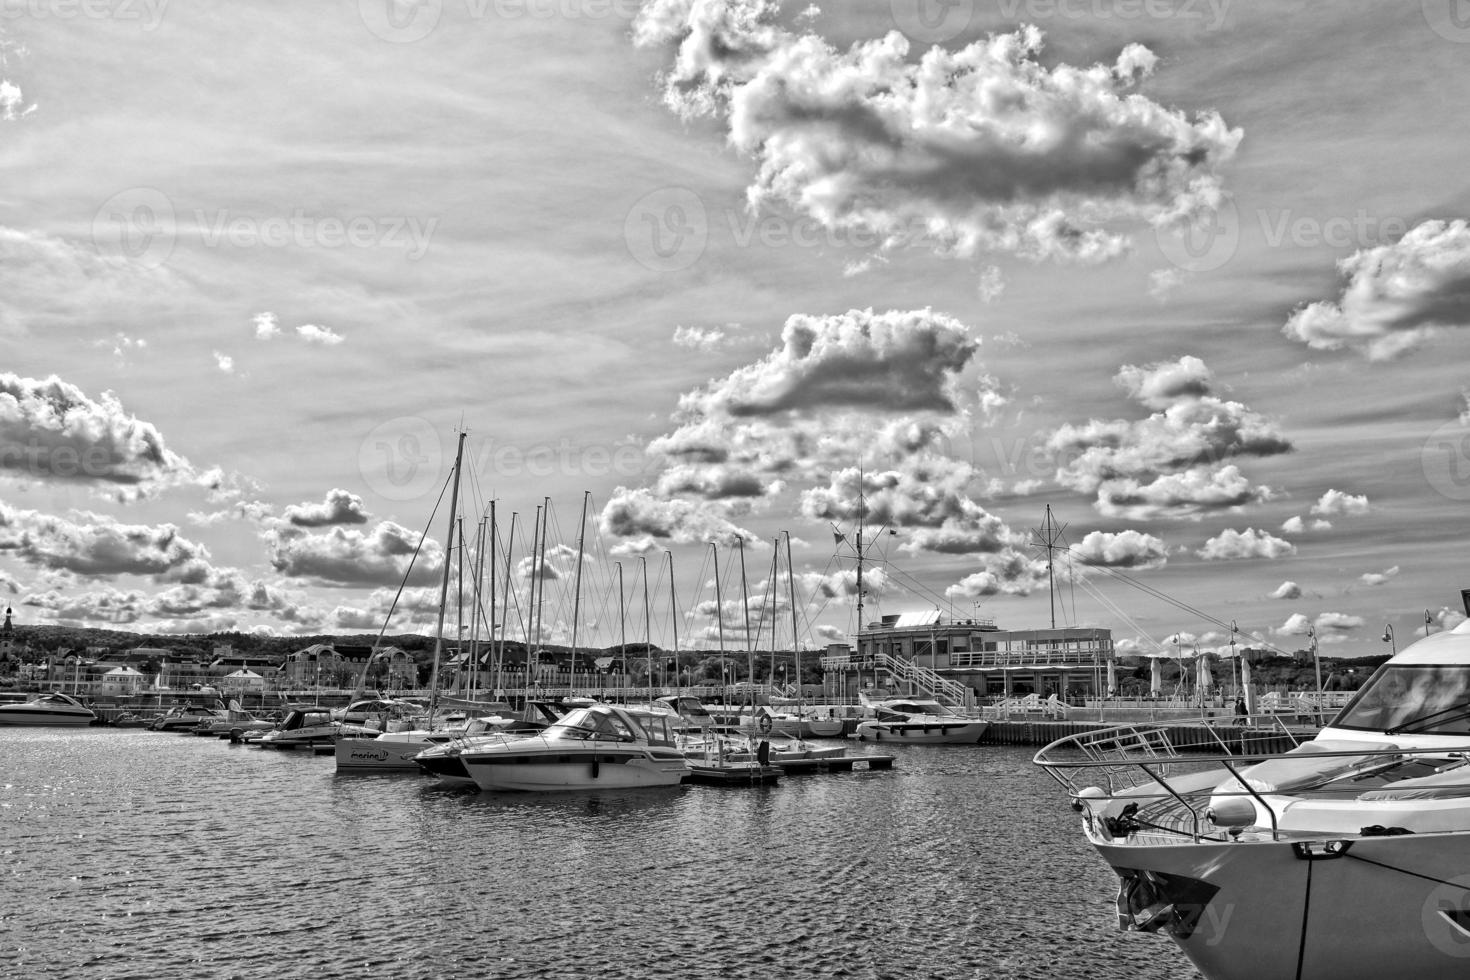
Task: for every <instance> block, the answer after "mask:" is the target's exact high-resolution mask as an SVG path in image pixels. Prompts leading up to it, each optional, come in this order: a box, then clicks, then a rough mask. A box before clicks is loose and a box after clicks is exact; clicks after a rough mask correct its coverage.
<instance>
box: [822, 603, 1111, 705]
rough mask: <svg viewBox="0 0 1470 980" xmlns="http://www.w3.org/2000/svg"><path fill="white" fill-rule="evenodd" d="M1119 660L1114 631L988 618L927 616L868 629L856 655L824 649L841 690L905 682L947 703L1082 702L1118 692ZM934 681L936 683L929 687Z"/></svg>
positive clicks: (895, 618)
mask: <svg viewBox="0 0 1470 980" xmlns="http://www.w3.org/2000/svg"><path fill="white" fill-rule="evenodd" d="M1116 661H1117V655H1116V653H1115V651H1114V648H1113V633H1112V630H1110V629H1106V628H1104V627H1095V626H1067V627H1054V628H1050V629H1024V630H1008V629H1001V628H1000V627H999V626H997V625H996V624H995V621H994V620H992V619H979V618H976V619H946V618H945V617H944V616H942V615H941V614H940V613H939V611H938V610H928V611H925V612H917V613H901V614H897V615H890V616H884V617H883V618H882V620H880V621H879V622H875V623H869V624H867V626H865V627H864V628H862V629H861V630H860V631H859V632H858V635H857V648H856V649H855V650H854V649H852V648H850V647H846V646H842V645H836V646H835V647H829V648H828V652H827V654H826V655H825V656H824V657H823V658H822V667H823V669H824V670H825V671H826V672H827V673H828V674H829V675H830V674H833V673H836V674H837V675H838V677H839V679H840V681H839V682H840V683H841V684H842V685H843V686H844V689H845V690H846V689H850V688H849V687H848V685H850V684H852V683H854V682H855V683H856V684H857V687H856V689H857V690H862V689H864V687H889V688H891V687H894V686H895V682H896V681H899V680H900V679H902V680H903V682H904V683H906V684H909V685H912V686H918V687H920V688H921V689H925V690H926V693H929V694H932V695H936V696H937V695H942V694H945V693H948V694H950V699H951V700H963V701H973V700H981V699H995V698H1005V697H1023V696H1026V695H1030V694H1035V695H1038V696H1039V697H1043V698H1045V697H1049V696H1051V695H1053V694H1055V695H1057V696H1058V697H1059V698H1072V699H1085V698H1091V697H1098V696H1100V695H1106V694H1108V693H1109V692H1110V691H1111V690H1112V688H1114V687H1116V677H1117V673H1116V671H1117V668H1116ZM931 675H932V677H934V678H938V679H939V682H933V681H932V680H931V681H929V682H927V683H926V678H930V677H931ZM951 685H957V686H951ZM960 689H963V697H958V696H957V695H959V694H961V693H962V692H961V690H960Z"/></svg>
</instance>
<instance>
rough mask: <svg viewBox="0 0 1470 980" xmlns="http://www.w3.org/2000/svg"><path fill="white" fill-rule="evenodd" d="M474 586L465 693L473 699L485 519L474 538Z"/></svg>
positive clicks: (477, 667)
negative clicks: (467, 684) (468, 665)
mask: <svg viewBox="0 0 1470 980" xmlns="http://www.w3.org/2000/svg"><path fill="white" fill-rule="evenodd" d="M473 575H474V586H473V588H471V589H470V596H471V600H470V675H469V686H468V688H467V689H466V692H467V693H468V694H469V696H470V697H474V690H475V688H477V687H479V685H480V606H481V601H480V600H481V598H482V597H483V592H482V590H481V583H483V582H484V580H485V518H484V517H481V518H480V529H479V532H478V534H477V535H476V537H475V569H474V572H473Z"/></svg>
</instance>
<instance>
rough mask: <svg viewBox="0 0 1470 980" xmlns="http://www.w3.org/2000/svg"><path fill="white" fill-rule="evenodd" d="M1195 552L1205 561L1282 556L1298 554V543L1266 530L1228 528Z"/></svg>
mask: <svg viewBox="0 0 1470 980" xmlns="http://www.w3.org/2000/svg"><path fill="white" fill-rule="evenodd" d="M1195 554H1197V555H1199V556H1200V557H1201V558H1203V559H1204V560H1205V561H1237V560H1240V559H1245V558H1282V557H1284V556H1286V555H1294V554H1296V545H1294V544H1292V543H1291V542H1290V541H1285V540H1282V539H1281V538H1277V537H1273V536H1272V535H1271V534H1269V533H1268V532H1266V531H1257V530H1256V529H1255V528H1247V529H1246V530H1244V531H1236V530H1232V529H1230V528H1226V529H1225V530H1223V531H1221V532H1220V533H1219V534H1217V535H1215V536H1214V537H1213V538H1210V539H1209V540H1208V541H1206V542H1205V546H1204V547H1203V548H1201V549H1200V550H1199V551H1196V552H1195Z"/></svg>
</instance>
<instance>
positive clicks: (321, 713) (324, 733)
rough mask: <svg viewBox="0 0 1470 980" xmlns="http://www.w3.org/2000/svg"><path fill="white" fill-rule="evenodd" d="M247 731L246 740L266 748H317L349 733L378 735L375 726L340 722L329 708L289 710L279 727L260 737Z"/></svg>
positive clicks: (262, 733) (261, 734)
mask: <svg viewBox="0 0 1470 980" xmlns="http://www.w3.org/2000/svg"><path fill="white" fill-rule="evenodd" d="M252 734H253V733H247V734H246V735H245V738H244V741H246V742H248V743H249V744H251V745H258V746H260V747H261V748H266V749H299V748H315V747H316V746H319V745H331V744H332V743H333V742H336V741H337V739H338V738H341V737H343V736H347V735H363V734H374V735H375V734H377V732H376V731H374V730H373V729H369V728H366V727H364V726H362V725H353V724H349V723H348V722H345V721H338V720H337V719H336V718H335V717H333V714H332V711H331V710H330V709H328V708H295V709H293V710H291V711H289V712H287V713H286V717H285V718H283V719H282V720H281V724H280V726H279V727H277V728H273V729H272V730H270V731H268V732H261V733H260V734H259V735H258V736H256V737H251V736H252Z"/></svg>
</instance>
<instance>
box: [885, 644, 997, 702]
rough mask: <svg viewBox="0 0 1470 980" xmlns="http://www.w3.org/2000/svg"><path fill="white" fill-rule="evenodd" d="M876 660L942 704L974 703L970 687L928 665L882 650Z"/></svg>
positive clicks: (897, 677)
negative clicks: (933, 669) (902, 658)
mask: <svg viewBox="0 0 1470 980" xmlns="http://www.w3.org/2000/svg"><path fill="white" fill-rule="evenodd" d="M874 660H875V661H876V663H877V665H878V666H879V667H881V668H883V669H884V670H886V671H888V673H889V674H890V675H891V676H892V677H894V678H895V679H896V680H899V681H902V682H904V683H905V684H908V685H909V686H910V687H911V688H916V689H918V690H920V691H923V692H924V693H925V694H928V695H929V696H930V697H932V698H933V699H934V700H936V701H938V702H940V703H941V704H949V705H955V706H963V707H969V706H970V704H971V703H972V698H973V694H972V693H971V691H970V689H969V688H968V687H966V686H965V685H963V684H961V683H960V682H959V681H955V680H950V679H949V678H948V677H943V676H941V675H940V674H938V673H936V672H935V671H932V670H930V669H929V668H928V667H924V666H921V665H919V664H916V663H914V662H913V661H912V660H900V659H899V658H897V657H891V656H889V655H888V654H886V653H882V652H879V653H878V654H876V655H875V656H874Z"/></svg>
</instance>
